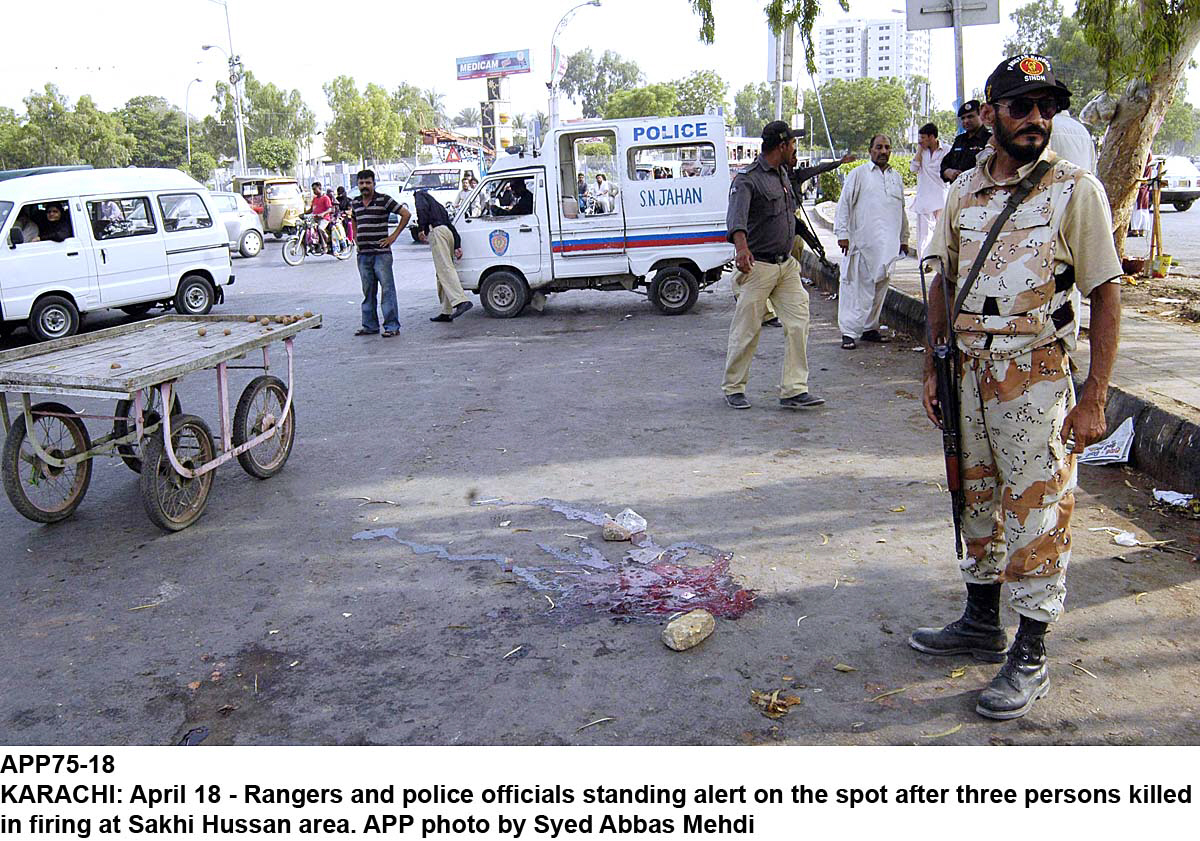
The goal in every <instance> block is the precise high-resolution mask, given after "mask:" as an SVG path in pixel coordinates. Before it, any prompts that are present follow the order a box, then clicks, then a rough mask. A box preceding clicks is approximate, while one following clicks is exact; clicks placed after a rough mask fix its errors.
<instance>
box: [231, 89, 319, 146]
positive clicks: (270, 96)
mask: <svg viewBox="0 0 1200 841" xmlns="http://www.w3.org/2000/svg"><path fill="white" fill-rule="evenodd" d="M243 85H244V87H245V95H244V97H243V99H242V121H243V124H244V125H245V128H246V143H247V144H249V143H251V142H253V141H254V140H255V139H256V138H260V137H283V138H286V139H288V140H290V141H291V142H292V144H293V145H295V146H303V145H306V144H307V143H309V142H310V141H311V140H312V137H313V134H314V133H315V132H316V130H317V118H316V115H315V114H313V112H312V109H310V108H309V107H308V105H307V104H306V103H305V102H304V97H302V96H301V95H300V91H298V90H294V89H293V90H291V91H285V90H284V89H283V88H280V87H278V86H276V85H275V84H274V83H273V82H267V83H263V82H260V81H259V80H258V79H257V78H256V77H255V75H254V73H253V72H252V71H250V70H247V71H246V74H245V78H244V80H243ZM213 102H214V103H216V106H217V117H216V123H217V125H218V126H219V127H220V130H219V131H212V132H211V142H212V143H213V144H215V146H214V148H215V151H217V152H218V154H222V155H227V156H229V157H233V156H235V155H236V154H237V129H236V114H237V108H236V103H235V97H234V92H233V87H232V86H231V85H229V84H227V83H225V82H217V84H216V89H215V93H214V94H213Z"/></svg>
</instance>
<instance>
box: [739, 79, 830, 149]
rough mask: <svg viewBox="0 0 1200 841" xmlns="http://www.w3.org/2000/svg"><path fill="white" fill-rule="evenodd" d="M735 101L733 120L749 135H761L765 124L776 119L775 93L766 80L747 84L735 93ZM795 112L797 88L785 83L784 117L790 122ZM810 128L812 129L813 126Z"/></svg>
mask: <svg viewBox="0 0 1200 841" xmlns="http://www.w3.org/2000/svg"><path fill="white" fill-rule="evenodd" d="M733 102H734V106H733V121H734V123H735V124H736V125H739V126H742V127H743V128H744V129H745V131H746V135H747V136H748V137H757V136H759V135H760V134H762V130H763V126H765V125H766V124H767V123H769V122H771V120H773V119H775V93H774V91H773V90H772V89H771V86H770V85H768V84H767V83H766V82H759V83H758V84H757V85H746V86H745V87H744V88H742V89H741V90H740V91H738V92H737V93H736V94H735V95H734V97H733ZM795 113H796V89H795V87H793V86H792V85H784V86H783V119H785V120H788V121H789V122H790V121H791V119H792V115H793V114H795ZM813 114H814V115H815V114H816V112H815V111H814V112H813ZM809 130H810V131H811V130H812V127H811V126H810V127H809Z"/></svg>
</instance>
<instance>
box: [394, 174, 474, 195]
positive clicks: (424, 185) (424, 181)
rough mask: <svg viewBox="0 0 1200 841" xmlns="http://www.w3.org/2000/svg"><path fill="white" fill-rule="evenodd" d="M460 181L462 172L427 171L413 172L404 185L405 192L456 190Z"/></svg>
mask: <svg viewBox="0 0 1200 841" xmlns="http://www.w3.org/2000/svg"><path fill="white" fill-rule="evenodd" d="M461 181H462V172H461V171H460V170H457V169H428V170H425V171H424V172H414V173H413V174H412V175H410V176H409V178H408V183H407V184H405V185H404V189H405V191H410V192H411V191H416V190H457V189H458V188H459V185H460V182H461Z"/></svg>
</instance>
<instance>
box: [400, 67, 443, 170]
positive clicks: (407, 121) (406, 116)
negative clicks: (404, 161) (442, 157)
mask: <svg viewBox="0 0 1200 841" xmlns="http://www.w3.org/2000/svg"><path fill="white" fill-rule="evenodd" d="M392 109H393V110H394V111H395V113H396V114H397V115H399V117H400V154H401V155H403V156H404V157H413V156H415V155H416V154H417V149H418V148H419V147H420V145H421V132H422V131H423V130H425V129H430V128H433V127H434V124H435V123H436V122H437V116H436V114H435V113H434V109H433V107H432V106H430V104H429V102H428V100H426V99H425V94H424V93H423V92H422V91H421V90H420V89H418V88H416V87H414V86H413V85H409V84H407V83H404V82H401V83H400V85H399V86H398V87H397V88H396V90H395V91H394V92H393V93H392Z"/></svg>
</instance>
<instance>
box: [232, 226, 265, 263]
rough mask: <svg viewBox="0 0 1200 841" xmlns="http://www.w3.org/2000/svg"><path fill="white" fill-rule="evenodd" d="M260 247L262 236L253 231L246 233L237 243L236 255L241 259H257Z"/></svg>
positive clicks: (261, 245)
mask: <svg viewBox="0 0 1200 841" xmlns="http://www.w3.org/2000/svg"><path fill="white" fill-rule="evenodd" d="M262 247H263V239H262V234H260V233H259V232H258V231H254V230H251V231H246V233H244V234H242V241H241V242H240V243H238V253H239V254H241V255H242V256H243V257H257V256H258V253H259V252H260V251H262Z"/></svg>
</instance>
